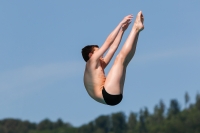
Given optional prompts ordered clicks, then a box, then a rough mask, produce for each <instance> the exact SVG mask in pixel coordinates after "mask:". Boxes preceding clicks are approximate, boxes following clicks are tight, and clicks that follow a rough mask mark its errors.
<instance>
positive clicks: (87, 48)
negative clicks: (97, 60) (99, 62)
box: [81, 45, 99, 62]
mask: <svg viewBox="0 0 200 133" xmlns="http://www.w3.org/2000/svg"><path fill="white" fill-rule="evenodd" d="M95 47H96V48H99V46H98V45H87V46H85V47H84V48H82V51H81V53H82V56H83V59H84V60H85V62H87V61H88V60H89V58H90V57H89V53H93V52H94V48H95Z"/></svg>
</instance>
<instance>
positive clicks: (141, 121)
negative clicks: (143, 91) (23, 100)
mask: <svg viewBox="0 0 200 133" xmlns="http://www.w3.org/2000/svg"><path fill="white" fill-rule="evenodd" d="M189 101H190V97H189V95H188V93H186V94H185V105H184V108H183V109H181V107H180V104H179V102H178V101H177V100H176V99H172V100H171V101H170V105H169V107H168V108H167V107H166V105H165V104H164V102H163V101H162V100H161V101H160V102H159V103H158V104H157V105H156V106H155V107H154V111H153V113H149V111H148V108H143V109H140V111H139V113H133V112H131V113H130V114H129V116H125V114H124V113H123V112H117V113H113V114H110V115H101V116H99V117H98V118H96V119H95V120H93V121H91V122H89V123H88V124H84V125H82V126H80V127H73V126H72V125H71V124H70V123H65V122H63V121H62V120H61V119H58V120H57V121H56V122H52V121H50V120H48V119H45V120H43V121H41V122H40V123H31V122H29V121H21V120H17V119H4V120H0V133H200V94H199V93H198V94H197V95H196V101H195V103H191V104H189Z"/></svg>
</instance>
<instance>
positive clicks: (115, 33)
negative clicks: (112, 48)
mask: <svg viewBox="0 0 200 133" xmlns="http://www.w3.org/2000/svg"><path fill="white" fill-rule="evenodd" d="M121 26H122V23H121V22H120V23H119V24H118V25H117V27H116V28H115V29H114V30H113V31H112V32H111V33H110V35H109V36H108V37H107V39H106V40H107V41H108V42H110V44H112V43H113V42H114V41H115V39H116V37H117V35H118V33H119V31H120V29H121Z"/></svg>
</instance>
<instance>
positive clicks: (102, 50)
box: [91, 15, 132, 61]
mask: <svg viewBox="0 0 200 133" xmlns="http://www.w3.org/2000/svg"><path fill="white" fill-rule="evenodd" d="M131 19H132V15H128V16H126V17H125V18H124V19H123V20H122V21H121V22H120V23H119V24H118V25H117V27H116V28H115V29H114V30H113V31H112V32H111V34H110V35H109V36H108V37H107V39H106V41H105V42H104V44H103V45H102V47H101V48H99V50H98V51H97V52H95V53H94V54H93V55H92V57H91V59H93V60H96V61H97V60H98V59H99V58H100V57H101V56H102V55H103V54H104V53H105V52H106V50H107V49H108V48H109V47H110V45H111V44H112V43H113V42H114V40H115V38H116V37H117V35H118V33H119V31H120V29H121V27H122V25H124V24H126V23H128V22H129V21H130V20H131Z"/></svg>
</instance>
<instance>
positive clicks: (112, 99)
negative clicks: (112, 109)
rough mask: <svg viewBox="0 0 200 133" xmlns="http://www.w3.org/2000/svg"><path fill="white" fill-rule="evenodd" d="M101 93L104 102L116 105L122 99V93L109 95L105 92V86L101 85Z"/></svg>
mask: <svg viewBox="0 0 200 133" xmlns="http://www.w3.org/2000/svg"><path fill="white" fill-rule="evenodd" d="M102 95H103V98H104V101H105V102H106V104H108V105H111V106H114V105H117V104H118V103H120V102H121V100H122V97H123V96H122V94H119V95H111V94H109V93H107V92H106V90H105V88H104V87H103V89H102Z"/></svg>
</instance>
